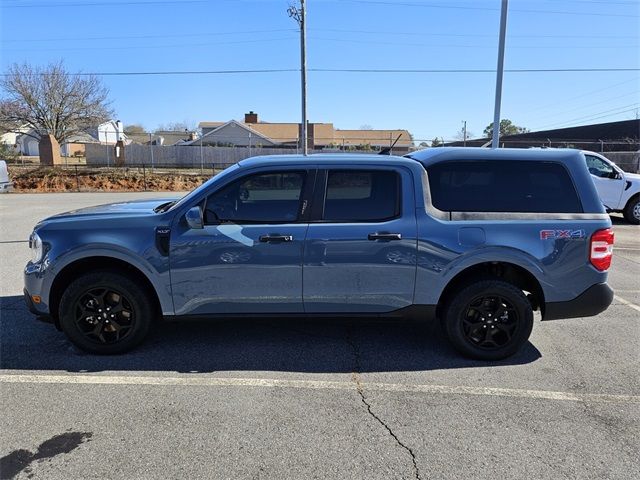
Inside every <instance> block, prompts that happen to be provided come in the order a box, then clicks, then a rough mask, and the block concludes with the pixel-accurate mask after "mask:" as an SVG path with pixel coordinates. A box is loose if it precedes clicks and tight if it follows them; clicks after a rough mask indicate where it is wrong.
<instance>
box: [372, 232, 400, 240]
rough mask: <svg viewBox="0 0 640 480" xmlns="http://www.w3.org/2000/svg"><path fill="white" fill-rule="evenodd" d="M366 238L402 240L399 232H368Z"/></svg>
mask: <svg viewBox="0 0 640 480" xmlns="http://www.w3.org/2000/svg"><path fill="white" fill-rule="evenodd" d="M367 238H368V239H369V240H386V241H389V240H402V234H400V233H378V232H376V233H370V234H369V235H368V236H367Z"/></svg>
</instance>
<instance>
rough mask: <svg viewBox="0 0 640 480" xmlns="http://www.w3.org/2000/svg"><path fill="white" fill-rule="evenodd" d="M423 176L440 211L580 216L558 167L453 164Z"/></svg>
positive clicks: (502, 162) (552, 164)
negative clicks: (571, 214) (573, 214)
mask: <svg viewBox="0 0 640 480" xmlns="http://www.w3.org/2000/svg"><path fill="white" fill-rule="evenodd" d="M427 173H428V175H429V188H430V190H431V198H432V201H433V204H434V206H435V207H436V208H437V209H439V210H443V211H447V212H540V213H580V212H582V206H581V203H580V198H579V197H578V194H577V192H576V189H575V187H574V185H573V182H572V181H571V177H570V176H569V172H568V171H567V170H566V168H565V167H564V166H563V165H562V164H560V163H557V162H535V161H505V160H500V161H490V160H489V161H453V162H443V163H439V164H436V165H432V166H430V167H429V168H428V170H427Z"/></svg>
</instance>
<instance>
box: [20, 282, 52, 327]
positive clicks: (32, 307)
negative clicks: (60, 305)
mask: <svg viewBox="0 0 640 480" xmlns="http://www.w3.org/2000/svg"><path fill="white" fill-rule="evenodd" d="M23 294H24V303H25V304H26V305H27V309H28V310H29V311H30V312H31V313H33V314H34V315H35V316H36V317H37V318H38V320H40V321H42V322H45V323H54V322H53V318H52V317H51V315H49V314H48V313H44V312H41V311H40V310H38V307H37V306H36V304H35V303H34V302H33V298H32V296H31V294H30V293H29V292H28V291H27V289H26V288H25V289H24V290H23Z"/></svg>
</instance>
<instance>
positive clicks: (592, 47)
mask: <svg viewBox="0 0 640 480" xmlns="http://www.w3.org/2000/svg"><path fill="white" fill-rule="evenodd" d="M310 38H312V39H313V40H322V41H329V42H343V43H361V44H365V45H396V46H402V47H433V48H465V49H472V48H489V49H495V48H496V46H495V45H478V44H466V45H460V44H457V45H456V44H453V45H452V44H444V45H443V44H432V43H406V42H402V43H399V42H380V41H377V40H354V39H348V38H326V37H310ZM638 47H639V46H638V45H605V46H600V45H510V46H509V49H532V50H536V49H548V48H552V49H554V50H563V49H588V50H595V49H616V50H620V49H622V48H633V49H637V48H638Z"/></svg>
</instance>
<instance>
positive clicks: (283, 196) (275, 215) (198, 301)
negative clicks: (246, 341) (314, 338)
mask: <svg viewBox="0 0 640 480" xmlns="http://www.w3.org/2000/svg"><path fill="white" fill-rule="evenodd" d="M309 177H310V175H309V172H307V171H304V170H300V169H298V170H278V171H274V170H268V171H263V172H259V173H252V174H247V175H245V176H243V177H241V178H240V179H238V180H235V181H233V182H231V183H230V184H228V185H226V186H224V187H222V188H220V189H218V190H217V191H215V192H213V193H212V194H211V195H209V196H208V197H207V198H206V199H205V200H204V201H203V202H201V204H200V207H201V208H202V211H203V220H204V228H202V229H191V228H189V227H188V226H187V225H186V222H185V221H184V219H180V220H179V222H178V224H177V225H176V226H175V227H174V228H173V229H172V233H171V251H170V262H171V284H172V291H173V301H174V307H175V312H176V315H207V314H225V313H228V314H242V313H300V312H302V311H303V307H302V250H303V244H304V238H305V233H306V230H307V224H306V223H304V221H303V220H302V219H303V218H304V216H305V211H304V208H303V206H305V207H306V205H307V203H306V202H303V201H302V199H303V197H304V195H306V192H305V187H306V185H307V184H308V183H310V182H308V181H307V180H308V178H309Z"/></svg>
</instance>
